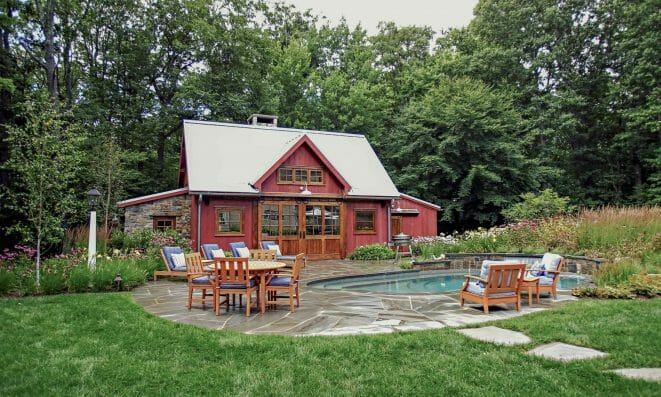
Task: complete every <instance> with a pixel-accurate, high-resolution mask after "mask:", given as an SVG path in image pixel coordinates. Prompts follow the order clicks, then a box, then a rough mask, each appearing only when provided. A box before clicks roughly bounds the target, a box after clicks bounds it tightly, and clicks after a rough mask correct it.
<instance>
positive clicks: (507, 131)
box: [392, 78, 538, 227]
mask: <svg viewBox="0 0 661 397" xmlns="http://www.w3.org/2000/svg"><path fill="white" fill-rule="evenodd" d="M397 127H398V128H397V130H396V131H397V132H396V134H395V139H393V142H392V143H393V145H394V148H393V149H392V153H393V156H392V158H393V159H392V167H393V172H392V174H393V175H394V179H395V182H396V183H397V185H398V186H399V187H400V189H402V190H403V191H405V192H407V193H410V194H413V195H415V196H417V197H421V198H423V199H426V200H428V201H431V202H435V203H438V204H440V205H441V206H442V207H443V215H442V222H444V223H445V224H446V226H452V227H473V226H477V225H484V224H494V223H497V222H498V221H499V220H500V212H501V210H502V209H504V208H506V207H507V206H508V205H509V203H510V202H512V201H513V200H515V199H516V197H517V196H518V195H519V194H521V193H523V192H525V191H529V190H531V189H535V188H536V187H537V180H536V171H537V166H538V164H537V162H536V161H535V160H534V159H528V158H526V157H525V156H524V154H523V151H522V145H523V144H522V141H523V140H524V137H523V136H522V128H521V116H520V114H519V113H518V112H517V111H516V109H515V108H514V106H513V104H512V99H511V97H510V95H509V94H507V93H503V92H497V91H493V90H491V89H490V88H489V87H487V86H486V85H484V84H483V83H481V82H479V81H475V80H471V79H466V78H459V79H443V80H441V81H440V82H439V83H438V85H437V86H435V87H433V88H431V89H430V90H429V91H428V92H427V93H426V94H425V95H424V96H423V97H422V98H419V99H416V100H412V101H411V103H410V104H409V105H408V106H407V108H406V109H405V110H404V112H403V114H402V117H401V118H400V119H399V125H398V126H397Z"/></svg>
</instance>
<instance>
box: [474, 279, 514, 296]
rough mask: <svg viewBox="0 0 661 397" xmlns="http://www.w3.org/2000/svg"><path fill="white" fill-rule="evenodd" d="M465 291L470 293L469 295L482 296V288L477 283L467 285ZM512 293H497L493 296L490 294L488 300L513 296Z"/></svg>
mask: <svg viewBox="0 0 661 397" xmlns="http://www.w3.org/2000/svg"><path fill="white" fill-rule="evenodd" d="M466 291H468V292H470V293H471V294H475V295H482V296H484V287H481V286H480V285H479V283H468V287H466ZM514 295H515V293H514V292H498V293H495V294H490V295H489V297H490V298H499V297H503V296H514Z"/></svg>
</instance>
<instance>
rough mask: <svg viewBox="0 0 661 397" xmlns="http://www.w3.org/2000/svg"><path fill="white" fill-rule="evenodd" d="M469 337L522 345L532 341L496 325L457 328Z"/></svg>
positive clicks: (503, 343) (519, 333)
mask: <svg viewBox="0 0 661 397" xmlns="http://www.w3.org/2000/svg"><path fill="white" fill-rule="evenodd" d="M458 332H459V333H462V334H464V335H466V336H468V337H470V338H473V339H477V340H481V341H483V342H493V343H497V344H499V345H523V344H526V343H530V342H532V340H531V339H530V338H528V337H527V336H526V335H524V334H522V333H521V332H516V331H510V330H509V329H503V328H498V327H493V326H489V327H482V328H467V329H460V330H458Z"/></svg>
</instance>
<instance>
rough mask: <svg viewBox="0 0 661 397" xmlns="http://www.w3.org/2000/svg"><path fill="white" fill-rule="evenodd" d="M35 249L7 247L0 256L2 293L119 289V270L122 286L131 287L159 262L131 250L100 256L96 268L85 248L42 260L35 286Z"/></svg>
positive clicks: (138, 283) (24, 293)
mask: <svg viewBox="0 0 661 397" xmlns="http://www.w3.org/2000/svg"><path fill="white" fill-rule="evenodd" d="M34 254H35V250H34V249H32V248H29V247H25V246H20V245H19V246H16V247H14V249H13V250H11V249H5V250H3V251H2V254H1V255H2V257H1V258H0V295H13V296H24V295H35V294H58V293H63V292H66V291H69V292H88V291H112V290H115V289H116V288H117V286H116V285H115V282H114V279H115V277H116V275H117V274H118V273H119V274H121V277H122V279H123V281H122V285H121V288H122V289H123V290H128V289H131V288H133V287H135V286H137V285H140V284H144V282H145V281H146V279H147V277H148V275H151V274H153V272H154V270H155V268H156V267H158V266H159V263H160V262H159V261H156V260H154V259H151V258H149V257H146V256H145V255H143V254H135V253H131V254H128V255H120V256H116V257H112V258H111V257H109V256H106V255H101V254H100V255H98V259H97V266H96V271H94V272H91V271H90V270H89V268H88V266H87V254H86V252H85V250H81V251H75V250H74V251H72V252H71V253H69V254H66V255H56V256H54V257H51V258H47V259H45V260H43V261H42V264H41V266H42V268H41V279H40V281H41V283H40V286H39V288H37V285H36V275H35V269H36V264H35V259H34Z"/></svg>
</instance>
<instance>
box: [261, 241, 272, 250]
mask: <svg viewBox="0 0 661 397" xmlns="http://www.w3.org/2000/svg"><path fill="white" fill-rule="evenodd" d="M269 245H275V241H262V249H265V250H267V249H269V248H268V246H269Z"/></svg>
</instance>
